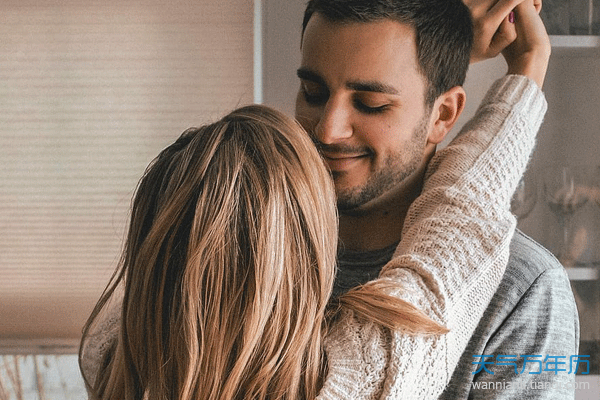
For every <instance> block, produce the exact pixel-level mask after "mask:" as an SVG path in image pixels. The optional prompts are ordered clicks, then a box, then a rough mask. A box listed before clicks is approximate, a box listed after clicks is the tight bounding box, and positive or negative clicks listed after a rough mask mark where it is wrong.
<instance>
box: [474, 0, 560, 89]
mask: <svg viewBox="0 0 600 400" xmlns="http://www.w3.org/2000/svg"><path fill="white" fill-rule="evenodd" d="M463 1H464V3H465V4H466V5H467V6H468V7H469V9H470V10H471V15H472V18H473V30H474V42H473V48H472V51H471V62H477V61H482V60H486V59H488V58H493V57H496V56H497V55H498V54H499V53H502V54H503V55H504V58H505V59H506V63H507V64H508V73H509V74H517V75H525V76H528V77H530V78H531V79H533V80H535V81H536V82H537V83H538V85H540V87H541V86H542V83H543V81H544V78H545V76H546V70H547V67H548V60H549V57H550V50H551V47H550V39H549V37H548V34H547V32H546V28H545V27H544V24H543V22H542V20H541V18H540V16H539V11H540V10H541V8H542V2H541V0H463Z"/></svg>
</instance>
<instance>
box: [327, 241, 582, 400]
mask: <svg viewBox="0 0 600 400" xmlns="http://www.w3.org/2000/svg"><path fill="white" fill-rule="evenodd" d="M395 248H396V245H393V246H390V247H388V248H385V249H382V250H375V251H369V252H354V251H344V250H341V251H339V252H338V271H337V275H336V281H335V285H334V292H333V293H334V296H336V297H337V296H339V295H340V294H342V293H345V292H346V291H348V290H349V289H350V288H352V287H355V286H357V285H360V284H364V283H366V282H368V281H370V280H373V279H375V278H376V277H377V276H378V275H379V272H380V271H381V268H382V267H383V266H384V265H385V264H386V263H387V262H388V261H389V260H390V259H391V258H392V255H393V254H394V250H395ZM578 349H579V319H578V315H577V308H576V306H575V299H574V297H573V293H572V291H571V286H570V282H569V279H568V276H567V274H566V271H565V270H564V268H563V267H562V265H560V263H559V262H558V261H557V260H556V258H555V257H554V256H553V255H552V254H550V253H549V252H548V251H547V250H546V249H544V248H543V247H542V246H541V245H539V244H538V243H536V242H535V241H534V240H532V239H531V238H529V237H527V236H526V235H524V234H523V233H522V232H520V231H518V230H517V232H516V233H515V236H514V237H513V240H512V242H511V250H510V258H509V261H508V265H507V268H506V272H505V273H504V277H503V279H502V281H501V282H500V286H499V287H498V290H497V291H496V294H495V295H494V297H493V298H492V300H491V301H490V304H489V305H488V307H487V309H486V310H485V312H484V314H483V316H482V318H481V321H480V323H479V325H478V326H477V328H475V332H474V333H473V336H472V337H471V339H470V341H469V343H468V345H467V348H466V350H465V352H464V353H463V355H462V356H461V359H460V361H459V364H458V365H457V367H456V369H455V371H454V374H453V375H452V378H451V380H450V382H449V384H448V386H447V387H446V390H445V391H444V392H443V393H442V395H441V396H440V399H444V400H456V399H486V400H488V399H507V400H508V399H557V400H558V399H560V400H565V399H573V398H574V396H575V390H574V387H573V385H572V384H571V383H572V382H573V381H574V379H575V375H574V374H572V373H571V374H569V373H568V371H569V365H568V363H569V360H570V358H571V356H572V355H577V352H578ZM477 355H493V356H494V357H493V358H486V359H485V360H486V361H492V362H494V363H495V362H496V360H497V356H499V355H501V356H509V357H508V358H501V359H499V360H502V361H500V364H497V365H487V366H486V367H487V369H488V370H490V371H491V372H494V374H493V375H492V374H491V373H488V372H486V371H482V372H480V373H478V374H473V372H475V371H476V370H477V369H479V367H480V365H479V364H477V362H480V361H481V358H477V357H473V356H477ZM523 355H539V356H541V358H540V357H534V358H528V359H529V360H531V359H534V360H542V361H543V360H544V359H545V358H546V357H547V356H549V357H550V360H553V359H554V358H553V357H554V356H565V357H566V358H559V359H558V360H559V361H563V362H566V363H567V364H566V365H559V366H558V368H560V369H563V368H564V369H566V370H567V371H559V372H552V371H551V370H548V371H544V370H542V371H541V373H539V374H537V371H538V369H539V368H538V366H539V363H535V362H534V363H529V364H528V365H526V366H525V371H524V372H521V371H522V370H523V364H524V361H525V359H526V358H524V357H522V356H523ZM512 356H514V357H512ZM508 360H515V362H514V364H516V365H506V364H503V363H505V362H508ZM547 365H548V364H544V363H542V369H545V368H547ZM515 368H516V372H515ZM552 368H553V366H552V364H550V369H552ZM580 368H584V365H581V366H580ZM583 371H585V369H583Z"/></svg>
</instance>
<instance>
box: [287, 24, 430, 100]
mask: <svg viewBox="0 0 600 400" xmlns="http://www.w3.org/2000/svg"><path fill="white" fill-rule="evenodd" d="M415 73H417V74H419V75H420V69H419V67H418V62H417V56H416V43H415V39H414V32H413V29H412V28H410V27H408V26H407V25H405V24H401V23H399V22H397V21H393V20H381V21H375V22H349V23H340V22H331V21H329V20H327V19H326V18H324V17H322V16H320V15H319V14H315V15H313V16H312V17H311V19H310V20H309V22H308V25H307V27H306V31H305V32H304V38H303V47H302V62H301V66H300V68H299V70H298V76H299V77H300V78H302V79H310V80H312V81H317V82H318V81H327V80H329V79H333V78H335V79H340V80H341V81H340V82H337V83H338V84H343V85H345V86H348V87H349V88H351V89H353V90H367V91H376V92H382V93H391V94H397V92H398V91H399V85H398V84H396V83H397V82H395V81H396V78H397V77H398V76H399V75H406V76H413V75H414V74H415Z"/></svg>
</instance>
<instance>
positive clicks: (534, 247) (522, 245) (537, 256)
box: [498, 229, 568, 294]
mask: <svg viewBox="0 0 600 400" xmlns="http://www.w3.org/2000/svg"><path fill="white" fill-rule="evenodd" d="M557 281H560V282H561V283H562V284H561V285H559V287H560V286H564V284H565V283H566V284H567V286H568V277H567V273H566V271H565V269H564V267H563V266H562V264H561V263H560V262H559V261H558V260H557V259H556V257H554V255H553V254H552V253H550V251H548V250H547V249H546V248H545V247H543V246H542V245H541V244H539V243H538V242H536V241H535V240H533V239H532V238H530V237H529V236H527V235H526V234H524V233H523V232H522V231H520V230H518V229H517V230H516V232H515V235H514V236H513V239H512V241H511V244H510V255H509V259H508V264H507V266H506V272H505V273H504V277H503V279H502V281H501V283H500V286H499V287H498V292H501V291H503V290H506V289H507V288H509V287H510V288H518V289H520V290H519V292H521V294H522V293H524V292H525V291H527V290H528V289H529V287H530V286H531V285H532V284H533V283H534V282H537V283H538V284H542V283H544V282H547V284H556V283H557Z"/></svg>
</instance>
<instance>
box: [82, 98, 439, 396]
mask: <svg viewBox="0 0 600 400" xmlns="http://www.w3.org/2000/svg"><path fill="white" fill-rule="evenodd" d="M336 227H337V216H336V210H335V193H334V191H333V186H332V182H331V178H330V176H329V173H328V172H327V170H326V168H325V165H324V164H323V162H322V160H321V159H320V156H319V154H318V153H317V150H316V148H315V146H314V145H313V143H312V142H311V140H310V139H309V137H308V135H306V133H305V132H304V131H303V130H302V128H300V127H299V125H297V124H296V123H295V122H294V121H292V120H290V119H288V118H286V117H285V116H283V115H282V114H280V113H278V112H276V111H274V110H271V109H268V108H266V107H261V106H248V107H245V108H242V109H239V110H237V111H234V112H232V113H231V114H229V115H228V116H226V117H224V118H223V119H222V120H221V121H219V122H216V123H214V124H211V125H208V126H204V127H202V128H200V129H190V130H188V131H186V132H184V133H183V134H182V135H181V137H180V138H179V139H178V140H177V141H176V142H175V143H173V144H172V145H171V146H169V147H167V148H166V149H165V150H163V151H162V152H161V154H160V155H159V156H158V157H157V158H156V159H155V160H154V162H153V163H151V165H150V166H149V167H148V169H147V170H146V173H145V174H144V176H143V178H142V180H141V181H140V184H139V186H138V189H137V194H136V196H135V199H134V202H133V209H132V215H131V224H130V229H129V234H128V237H127V242H126V246H125V250H124V253H123V258H122V261H121V266H120V269H119V271H118V272H117V273H116V275H115V279H114V280H113V283H112V285H111V286H110V288H109V289H108V290H107V291H106V293H105V294H104V295H103V296H102V299H101V301H100V302H99V304H98V305H97V307H96V310H95V311H94V313H93V314H92V317H91V318H90V322H92V321H93V320H94V319H95V317H96V316H97V315H98V312H99V311H100V310H101V309H102V308H103V306H104V305H105V303H106V302H107V301H108V300H109V299H110V298H111V297H112V296H113V295H114V292H115V291H117V290H119V287H120V286H121V285H122V287H123V288H124V299H123V307H122V311H120V312H121V314H122V321H123V324H122V327H121V329H120V336H119V340H118V344H117V345H116V347H114V348H110V349H107V351H106V354H105V356H104V360H103V362H104V363H105V364H104V365H103V366H102V367H101V369H102V370H103V372H101V373H100V375H99V378H100V380H99V381H98V382H97V384H96V386H95V388H94V390H93V392H95V393H96V396H97V397H98V398H115V399H116V398H123V399H125V398H144V393H147V394H148V395H149V398H162V397H164V398H169V399H175V398H177V399H180V398H181V399H184V398H190V399H192V398H194V399H196V398H262V397H265V398H270V397H271V396H273V393H278V394H279V395H281V396H285V397H289V398H293V397H294V396H295V395H296V394H298V395H299V396H300V397H303V398H313V397H314V396H315V395H316V394H317V391H318V389H319V388H320V386H321V382H320V379H321V377H322V376H323V371H324V367H325V362H324V361H325V360H324V354H323V351H322V348H323V336H324V334H325V333H326V329H327V323H326V316H327V311H328V310H327V304H328V301H329V298H330V295H331V290H332V286H333V279H334V273H335V251H333V250H334V249H336V247H337V244H336V242H337V229H336ZM363 295H364V294H363ZM353 296H355V295H354V294H352V293H350V294H349V295H347V296H346V300H347V301H351V299H352V298H353ZM388 297H389V298H388ZM383 300H388V301H389V302H387V303H386V302H383ZM357 303H359V302H354V303H353V304H357ZM368 304H369V303H366V305H365V306H363V307H362V308H360V309H356V311H358V312H359V313H362V314H366V315H369V313H370V312H376V313H378V314H379V315H380V317H379V319H380V320H382V321H386V320H385V319H384V318H383V316H384V315H385V314H384V313H385V312H388V314H387V315H388V316H387V318H388V319H387V321H390V322H387V323H386V325H387V326H388V327H394V326H396V325H399V323H400V322H402V321H404V319H402V318H401V317H402V312H401V310H403V308H402V307H405V308H406V309H407V310H411V311H412V312H413V313H414V318H413V319H412V320H410V319H407V322H409V324H403V325H402V326H403V328H404V329H413V330H415V331H429V332H436V333H440V332H443V331H445V330H444V328H443V327H441V326H439V325H438V324H436V323H434V322H433V321H431V320H430V319H428V318H427V317H425V316H424V315H422V314H421V313H419V312H418V311H416V309H415V308H414V307H412V306H410V305H408V304H404V303H403V302H402V301H400V300H399V299H397V298H395V297H391V296H385V295H380V296H379V298H375V297H373V300H372V305H373V306H374V307H373V309H372V311H371V310H369V311H365V309H364V307H366V306H367V305H368ZM375 315H376V314H375ZM394 315H396V316H397V319H398V320H397V321H396V322H398V323H397V324H394V323H393V318H390V317H393V316H394ZM417 322H418V323H419V324H417ZM89 327H90V326H88V327H87V328H89ZM87 330H88V329H86V331H87ZM84 336H87V335H84ZM200 371H202V376H199V372H200ZM84 376H85V375H84ZM88 383H92V382H88ZM158 394H161V395H160V396H159V395H158ZM200 394H202V395H201V396H200Z"/></svg>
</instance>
